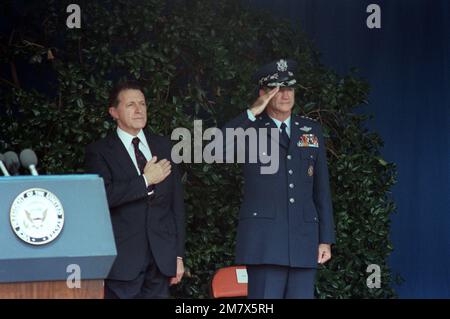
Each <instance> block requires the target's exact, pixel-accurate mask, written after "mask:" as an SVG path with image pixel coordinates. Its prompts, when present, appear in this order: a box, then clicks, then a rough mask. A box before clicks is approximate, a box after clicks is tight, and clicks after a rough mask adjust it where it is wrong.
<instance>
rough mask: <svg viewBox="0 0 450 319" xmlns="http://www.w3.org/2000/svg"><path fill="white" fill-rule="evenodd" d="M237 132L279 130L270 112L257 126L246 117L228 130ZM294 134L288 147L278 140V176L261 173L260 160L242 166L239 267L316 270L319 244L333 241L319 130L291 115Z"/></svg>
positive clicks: (326, 175)
mask: <svg viewBox="0 0 450 319" xmlns="http://www.w3.org/2000/svg"><path fill="white" fill-rule="evenodd" d="M238 127H240V128H243V129H246V128H249V127H254V128H256V129H259V128H276V124H275V123H274V121H273V120H272V119H271V118H270V117H269V116H267V114H266V113H263V114H261V115H260V116H258V117H257V118H256V120H255V121H251V120H250V119H249V118H248V116H247V114H246V113H243V114H241V115H240V116H238V117H237V118H235V119H233V120H232V121H231V122H229V123H228V124H227V125H225V128H238ZM290 130H291V132H290V141H289V145H284V144H283V143H282V142H281V140H280V141H279V143H280V145H279V169H278V171H277V172H276V173H274V174H266V175H264V174H261V170H260V168H261V166H267V164H263V163H260V162H259V161H258V162H257V163H253V164H252V163H248V162H246V164H244V179H245V184H244V199H243V202H242V205H241V208H240V213H239V226H238V231H237V240H236V263H238V264H252V265H255V264H271V265H284V266H290V267H306V268H316V267H317V257H318V245H319V243H328V244H331V243H334V242H335V234H334V221H333V212H332V204H331V194H330V187H329V180H328V169H327V159H326V149H325V143H324V139H323V135H322V130H321V127H320V125H319V123H317V122H316V121H314V120H311V119H308V118H305V117H301V116H298V115H292V116H291V125H290ZM267 131H268V133H267V134H269V135H270V134H271V133H270V130H267ZM270 138H273V137H272V136H270V137H268V140H269V142H270ZM246 146H247V147H246V151H247V152H248V145H246Z"/></svg>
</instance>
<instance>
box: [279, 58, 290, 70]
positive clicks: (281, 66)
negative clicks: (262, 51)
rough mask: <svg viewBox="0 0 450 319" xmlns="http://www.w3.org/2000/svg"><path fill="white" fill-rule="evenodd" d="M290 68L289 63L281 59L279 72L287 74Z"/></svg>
mask: <svg viewBox="0 0 450 319" xmlns="http://www.w3.org/2000/svg"><path fill="white" fill-rule="evenodd" d="M287 68H288V64H287V61H286V60H284V59H281V60H280V61H278V62H277V70H278V71H280V72H285V71H286V70H287Z"/></svg>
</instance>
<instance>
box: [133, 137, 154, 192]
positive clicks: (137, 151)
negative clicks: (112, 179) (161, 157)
mask: <svg viewBox="0 0 450 319" xmlns="http://www.w3.org/2000/svg"><path fill="white" fill-rule="evenodd" d="M139 142H140V140H139V137H135V138H133V141H132V143H133V146H134V155H135V156H136V162H137V165H138V167H139V171H140V172H141V174H144V168H145V165H146V164H147V159H146V158H145V156H144V154H143V153H142V152H141V150H140V149H139ZM153 186H154V185H149V186H148V187H147V191H148V192H149V193H150V192H151V191H153Z"/></svg>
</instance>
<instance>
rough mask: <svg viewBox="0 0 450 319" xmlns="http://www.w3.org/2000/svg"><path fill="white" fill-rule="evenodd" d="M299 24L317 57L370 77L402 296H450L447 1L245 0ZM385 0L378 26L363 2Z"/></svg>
mask: <svg viewBox="0 0 450 319" xmlns="http://www.w3.org/2000/svg"><path fill="white" fill-rule="evenodd" d="M249 3H250V5H251V6H252V7H259V8H265V9H269V10H270V11H272V12H273V13H274V14H275V15H277V16H280V17H284V18H289V19H291V20H292V22H293V23H294V24H295V25H299V24H300V25H301V27H302V29H303V30H304V31H306V33H307V35H308V37H309V38H310V39H311V40H313V42H314V43H315V46H316V48H317V49H318V50H319V52H321V53H322V62H323V63H324V64H325V65H327V66H329V67H331V68H332V69H334V70H336V71H337V72H338V73H340V74H344V73H346V72H348V71H349V70H350V68H352V67H357V68H358V69H360V74H361V75H362V77H364V78H366V79H367V81H368V82H369V84H370V86H371V94H370V105H369V106H368V107H365V108H364V111H365V112H367V113H370V114H374V115H375V118H374V119H373V120H371V121H370V122H368V123H367V126H368V127H369V129H371V130H375V131H377V132H378V133H379V134H380V135H381V136H382V138H383V139H384V141H385V146H384V148H383V150H382V154H383V156H384V158H385V159H387V160H388V161H391V162H395V163H396V164H397V169H398V183H397V184H396V186H395V187H394V188H393V196H394V199H395V201H396V204H397V207H398V209H397V212H396V213H395V214H394V215H393V216H392V229H391V239H392V242H393V245H394V249H395V250H394V252H393V253H392V255H391V258H390V265H391V268H392V270H393V273H394V274H400V275H401V276H402V277H403V278H404V280H405V282H404V283H403V284H402V285H400V286H396V287H395V288H396V291H397V293H398V294H399V296H400V297H401V298H450V234H449V233H450V182H449V180H450V167H449V162H450V143H449V136H450V94H449V92H450V78H449V71H450V69H449V67H450V52H449V46H450V28H449V27H450V1H447V0H395V1H394V0H390V1H387V0H386V1H381V0H372V1H362V0H341V1H331V0H278V1H271V0H250V1H249ZM371 3H375V4H378V5H379V6H380V7H381V29H369V28H367V26H366V18H367V16H368V15H369V14H368V13H366V7H367V6H368V5H369V4H371Z"/></svg>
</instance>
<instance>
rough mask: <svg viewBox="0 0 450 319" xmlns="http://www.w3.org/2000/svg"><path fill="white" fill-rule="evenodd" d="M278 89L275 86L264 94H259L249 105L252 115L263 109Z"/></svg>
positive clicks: (259, 112) (256, 114)
mask: <svg viewBox="0 0 450 319" xmlns="http://www.w3.org/2000/svg"><path fill="white" fill-rule="evenodd" d="M279 90H280V88H279V87H278V86H277V87H276V88H274V89H272V90H270V91H269V92H267V93H266V94H264V95H261V96H260V97H259V98H258V99H257V100H256V101H255V103H253V105H252V106H251V107H250V112H252V113H253V115H254V116H258V115H259V114H261V113H262V112H263V111H264V110H265V108H266V106H267V104H269V101H270V100H271V99H272V98H273V97H274V96H275V94H277V93H278V91H279Z"/></svg>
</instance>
